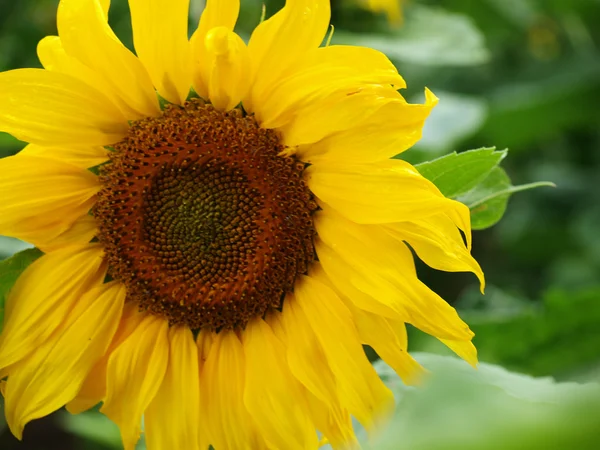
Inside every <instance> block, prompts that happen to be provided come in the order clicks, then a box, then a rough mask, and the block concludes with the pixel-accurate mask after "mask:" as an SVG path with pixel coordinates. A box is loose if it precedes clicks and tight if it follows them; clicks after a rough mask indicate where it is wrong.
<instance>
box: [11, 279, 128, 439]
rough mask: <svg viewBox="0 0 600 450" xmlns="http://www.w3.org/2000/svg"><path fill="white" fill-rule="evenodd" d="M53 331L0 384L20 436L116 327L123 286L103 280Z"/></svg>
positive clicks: (64, 397) (78, 377)
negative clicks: (4, 384)
mask: <svg viewBox="0 0 600 450" xmlns="http://www.w3.org/2000/svg"><path fill="white" fill-rule="evenodd" d="M77 300H78V301H77V303H76V304H75V305H74V309H73V311H72V312H71V313H70V314H69V317H68V318H66V320H65V323H64V324H63V325H62V326H61V327H60V329H59V330H57V333H56V334H55V335H53V336H52V337H51V338H50V339H48V340H47V341H46V342H45V343H44V344H43V345H41V346H40V347H38V348H37V349H36V350H35V352H33V353H32V354H31V356H29V357H28V358H27V359H26V360H25V361H24V363H23V364H21V365H20V366H19V369H18V370H17V371H16V372H15V373H13V374H11V375H10V376H9V378H8V382H7V383H6V393H5V399H6V403H5V406H6V412H7V414H6V417H7V423H8V425H9V427H10V429H11V431H12V432H13V434H14V435H15V436H16V437H17V438H19V439H21V437H22V432H23V427H24V426H25V425H26V424H27V423H28V422H30V421H31V420H33V419H37V418H39V417H44V416H46V415H48V414H50V413H52V412H54V411H56V410H58V409H59V408H61V407H62V406H63V405H65V404H66V403H67V402H69V401H70V400H71V399H73V397H75V395H76V394H77V391H78V390H79V388H80V386H81V384H82V383H83V380H84V379H85V377H86V375H87V374H88V372H89V371H90V370H91V369H92V367H93V366H94V364H95V362H96V361H97V360H98V359H99V358H100V357H101V356H102V354H103V353H104V352H105V351H106V349H107V348H108V345H109V343H110V341H111V339H112V337H113V334H114V333H115V330H116V329H117V325H118V324H119V318H120V316H121V312H122V309H123V302H124V301H125V288H124V286H122V285H120V284H116V283H113V284H105V285H102V286H99V287H97V288H95V289H92V290H90V291H88V292H87V294H85V295H84V296H83V297H82V298H81V300H79V299H77Z"/></svg>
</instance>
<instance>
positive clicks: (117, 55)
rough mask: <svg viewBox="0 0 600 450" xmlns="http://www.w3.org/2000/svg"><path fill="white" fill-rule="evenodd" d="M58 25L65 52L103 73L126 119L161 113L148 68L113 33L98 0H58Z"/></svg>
mask: <svg viewBox="0 0 600 450" xmlns="http://www.w3.org/2000/svg"><path fill="white" fill-rule="evenodd" d="M57 26H58V34H59V36H60V39H61V42H62V45H63V47H64V49H65V52H66V53H67V55H69V56H71V57H73V58H77V59H78V60H79V61H80V62H81V63H83V64H85V65H86V66H87V67H89V68H90V69H92V70H93V71H95V72H96V73H97V74H98V75H100V76H102V78H103V79H104V81H105V82H106V83H108V84H109V85H110V86H111V91H112V93H111V95H116V96H118V97H119V98H120V99H121V100H122V102H123V103H124V104H126V105H128V107H129V109H130V113H129V114H128V115H127V119H129V120H134V119H139V118H142V117H148V116H156V115H158V114H159V113H160V108H159V106H158V99H157V97H156V92H155V90H154V87H153V85H152V81H151V80H150V76H149V75H148V72H147V71H146V69H145V68H144V66H143V65H142V63H141V62H140V60H139V59H138V58H137V57H136V56H135V55H134V54H133V53H131V52H130V51H129V50H128V49H127V48H126V47H125V46H124V45H123V44H122V43H121V42H120V41H119V39H118V38H117V37H116V36H115V34H114V33H113V31H112V30H111V28H110V27H109V25H108V23H107V16H106V14H105V13H104V11H103V9H102V5H101V4H100V3H99V2H98V0H61V2H60V4H59V6H58V14H57ZM90 49H94V51H90ZM115 142H116V141H115Z"/></svg>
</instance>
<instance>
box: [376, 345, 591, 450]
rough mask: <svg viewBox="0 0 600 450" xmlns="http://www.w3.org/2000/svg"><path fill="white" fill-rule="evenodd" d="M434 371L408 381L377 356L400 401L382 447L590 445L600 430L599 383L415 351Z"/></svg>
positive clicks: (379, 448) (415, 449) (414, 449)
mask: <svg viewBox="0 0 600 450" xmlns="http://www.w3.org/2000/svg"><path fill="white" fill-rule="evenodd" d="M415 357H416V359H417V360H418V361H419V362H420V363H421V364H422V365H423V366H424V367H425V368H427V369H428V370H429V371H430V376H429V378H428V380H427V381H426V382H425V384H424V385H423V386H422V387H419V388H408V387H406V386H404V385H403V384H402V382H401V381H400V380H399V379H398V377H397V376H396V375H395V373H394V372H393V371H392V370H391V369H390V368H389V367H388V366H387V365H386V364H385V363H383V362H381V361H380V362H378V363H376V365H375V366H376V368H377V370H378V372H379V373H380V374H381V376H382V378H383V379H384V381H386V383H387V384H388V385H389V386H390V388H391V389H392V390H393V391H394V392H395V393H399V395H398V396H397V397H398V399H399V404H398V408H397V413H396V416H395V418H394V419H393V421H392V423H391V424H390V426H389V427H388V429H387V431H386V432H385V433H384V434H383V436H382V437H381V438H379V439H377V440H376V441H374V442H372V443H371V447H370V448H372V449H374V450H375V449H377V450H388V449H389V450H392V449H393V450H404V449H406V450H408V449H410V450H438V449H439V450H442V449H444V450H446V449H463V450H471V449H472V450H475V449H477V450H479V449H482V448H485V449H503V450H504V449H515V450H516V449H524V448H526V449H539V450H542V449H544V450H545V449H549V448H550V449H556V450H558V449H564V448H577V449H588V448H589V449H592V448H595V447H593V446H591V445H592V444H594V443H597V442H598V441H597V439H598V438H599V437H600V413H599V412H598V408H597V405H598V404H599V403H598V402H600V386H599V385H598V384H595V383H590V384H576V383H556V382H554V380H552V379H551V378H532V377H530V376H526V375H520V374H516V373H510V372H508V371H506V370H505V369H503V368H501V367H498V366H493V365H490V364H485V363H482V364H480V365H479V368H478V370H474V369H473V368H471V367H470V366H468V365H467V364H466V363H464V362H463V361H460V360H458V359H456V358H453V357H443V356H437V355H429V354H415Z"/></svg>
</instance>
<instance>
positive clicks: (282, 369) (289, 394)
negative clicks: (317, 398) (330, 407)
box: [242, 319, 318, 450]
mask: <svg viewBox="0 0 600 450" xmlns="http://www.w3.org/2000/svg"><path fill="white" fill-rule="evenodd" d="M242 342H243V345H244V354H245V361H246V370H245V372H246V380H245V387H244V404H245V405H246V408H247V410H248V412H249V413H250V415H251V416H252V418H253V419H254V420H255V423H256V427H257V428H258V430H259V431H260V433H261V434H262V437H263V438H264V440H265V441H266V443H267V445H268V446H269V447H270V448H281V449H283V448H285V449H290V450H295V449H307V450H308V449H311V450H313V449H315V448H317V441H318V440H317V433H316V432H315V427H314V425H313V423H312V421H311V420H310V416H309V411H308V407H307V404H306V398H305V397H304V396H303V391H302V389H301V385H300V384H299V383H298V381H297V380H296V379H295V377H294V376H293V375H292V374H291V372H290V370H289V368H288V366H287V363H286V361H285V360H283V359H282V358H281V355H282V354H284V353H285V348H284V346H283V344H282V343H281V341H279V339H277V338H276V337H275V335H274V334H273V331H272V330H271V327H270V326H269V325H268V324H267V323H266V322H265V321H264V320H262V319H255V320H254V321H252V322H250V323H249V324H248V326H247V327H246V329H245V330H244V332H243V333H242Z"/></svg>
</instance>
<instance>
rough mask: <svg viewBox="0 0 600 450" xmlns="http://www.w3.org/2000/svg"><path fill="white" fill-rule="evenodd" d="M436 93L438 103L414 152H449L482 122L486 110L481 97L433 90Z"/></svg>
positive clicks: (477, 128)
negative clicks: (438, 99) (417, 150)
mask: <svg viewBox="0 0 600 450" xmlns="http://www.w3.org/2000/svg"><path fill="white" fill-rule="evenodd" d="M435 94H436V95H437V96H438V97H439V98H440V103H439V104H438V105H437V106H436V107H435V108H434V109H433V111H432V112H431V114H430V115H429V117H428V118H427V121H426V122H425V126H424V127H423V137H422V138H421V140H420V141H419V142H418V143H417V145H416V146H415V149H423V150H427V151H429V152H432V151H433V152H436V153H437V154H439V153H441V152H447V151H449V150H451V149H452V148H454V146H455V144H456V143H457V142H459V141H461V140H463V139H465V138H467V137H469V136H471V135H472V134H474V133H475V132H476V131H477V130H479V128H480V127H481V126H482V125H483V123H484V122H485V119H486V116H487V110H488V108H487V104H486V102H485V100H484V99H483V98H478V97H474V96H467V95H459V94H455V93H452V92H445V91H441V90H439V89H436V90H435Z"/></svg>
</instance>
